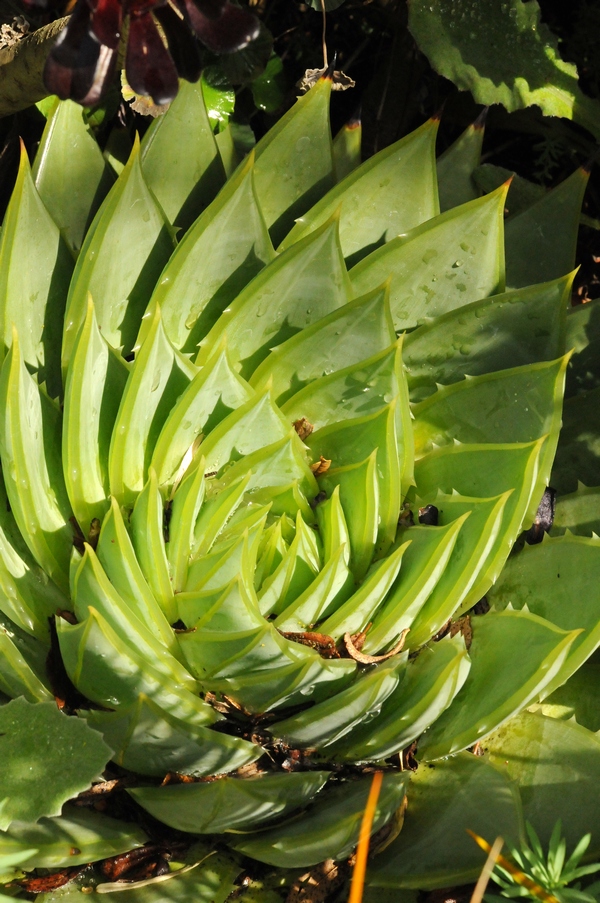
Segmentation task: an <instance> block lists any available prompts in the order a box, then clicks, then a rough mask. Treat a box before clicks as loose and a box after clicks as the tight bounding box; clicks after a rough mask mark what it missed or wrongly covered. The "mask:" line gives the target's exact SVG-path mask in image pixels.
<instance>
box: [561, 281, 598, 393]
mask: <svg viewBox="0 0 600 903" xmlns="http://www.w3.org/2000/svg"><path fill="white" fill-rule="evenodd" d="M565 348H566V350H567V351H569V350H570V349H571V348H572V349H574V354H573V356H572V357H571V360H570V361H569V366H568V368H567V384H566V386H565V398H569V397H570V396H571V395H576V394H577V392H581V391H587V390H589V389H597V388H598V386H600V299H597V300H595V301H591V302H589V303H588V304H578V305H577V307H571V308H570V309H569V311H568V314H567V330H566V340H565Z"/></svg>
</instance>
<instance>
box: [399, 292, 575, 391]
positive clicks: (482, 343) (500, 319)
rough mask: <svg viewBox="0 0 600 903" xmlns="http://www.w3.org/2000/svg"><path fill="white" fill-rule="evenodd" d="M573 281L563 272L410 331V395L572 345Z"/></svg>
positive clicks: (406, 341)
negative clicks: (568, 325)
mask: <svg viewBox="0 0 600 903" xmlns="http://www.w3.org/2000/svg"><path fill="white" fill-rule="evenodd" d="M571 282H572V279H571V276H564V277H562V278H561V279H556V280H555V281H554V282H547V283H544V284H542V285H533V286H531V287H530V288H525V289H520V290H518V291H516V292H506V293H505V294H503V295H494V296H492V297H491V298H483V299H482V300H480V301H473V302H472V303H471V304H467V305H466V306H465V307H459V308H458V309H457V310H451V311H448V313H445V314H442V315H441V316H440V317H437V318H436V319H433V320H431V321H430V322H426V323H425V324H424V325H423V326H420V327H419V328H418V329H415V330H414V331H413V332H409V334H408V335H407V336H406V337H405V339H404V349H403V360H404V365H405V367H406V377H407V380H408V385H409V388H410V393H411V400H414V401H420V400H421V399H422V398H423V397H425V396H427V395H430V394H431V393H432V392H433V391H434V390H435V388H436V386H437V385H438V383H441V384H443V385H448V384H450V383H455V382H458V381H459V380H460V379H462V378H464V377H465V376H466V375H467V374H469V376H479V375H481V374H483V373H495V372H496V371H499V370H504V369H505V368H508V367H520V366H523V365H525V364H536V363H539V362H541V361H551V360H554V359H555V358H557V357H559V355H561V354H563V353H564V352H565V350H569V349H570V348H571V347H573V345H572V344H571V343H569V341H567V342H566V344H565V319H566V317H565V313H566V309H567V306H568V305H569V301H570V295H571ZM584 306H585V307H587V306H588V305H584ZM567 319H568V318H567ZM574 359H575V357H573V358H571V362H570V364H569V367H570V366H571V364H572V362H573V360H574ZM568 372H569V370H568V369H567V373H568Z"/></svg>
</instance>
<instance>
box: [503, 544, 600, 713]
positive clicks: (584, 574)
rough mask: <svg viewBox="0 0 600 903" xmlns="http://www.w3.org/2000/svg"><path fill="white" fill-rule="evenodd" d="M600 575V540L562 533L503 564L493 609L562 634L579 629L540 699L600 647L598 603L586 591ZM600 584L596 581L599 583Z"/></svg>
mask: <svg viewBox="0 0 600 903" xmlns="http://www.w3.org/2000/svg"><path fill="white" fill-rule="evenodd" d="M597 574H598V575H600V540H599V539H598V538H597V537H595V538H593V539H592V538H589V539H588V538H584V537H582V536H572V535H571V534H570V533H567V534H566V535H565V536H560V537H557V538H555V539H552V538H550V537H547V538H545V540H544V542H542V543H540V544H538V545H534V546H525V547H524V548H523V550H522V551H521V552H520V553H519V554H518V555H515V556H513V557H511V558H509V560H508V561H507V563H506V566H505V567H504V570H503V571H502V573H501V574H500V577H499V578H498V581H497V582H496V584H495V585H494V586H493V587H492V589H491V590H490V593H489V601H490V603H491V604H494V605H495V606H496V607H497V608H505V607H506V606H507V605H508V604H509V603H510V604H512V606H513V607H514V608H517V609H521V608H524V607H525V606H527V609H528V610H529V611H531V612H533V613H534V614H536V615H539V616H540V617H542V618H546V619H547V620H548V621H551V622H552V623H553V624H556V626H557V627H560V628H562V629H563V630H575V629H578V628H579V629H580V630H581V633H580V635H579V636H578V637H577V638H576V639H575V641H574V643H573V645H572V646H571V648H570V650H569V655H568V657H567V659H566V661H565V663H564V665H563V667H562V668H561V670H560V672H559V673H558V674H557V675H556V676H555V678H554V679H553V680H552V682H551V683H550V685H549V686H546V687H545V688H544V694H543V695H544V696H546V695H548V694H549V693H551V692H552V691H553V690H554V689H555V688H556V687H557V686H560V685H561V684H562V683H564V682H565V680H567V678H569V677H570V676H571V674H573V673H574V672H575V671H576V670H577V668H579V667H580V666H581V665H582V664H583V662H584V661H585V660H586V659H587V658H589V656H590V655H591V654H592V652H594V650H595V649H596V648H597V647H598V646H599V645H600V604H599V602H598V600H597V599H596V597H595V596H594V595H593V594H590V592H589V587H590V586H593V585H595V581H596V579H597V578H596V575H597ZM598 579H600V577H599V578H598Z"/></svg>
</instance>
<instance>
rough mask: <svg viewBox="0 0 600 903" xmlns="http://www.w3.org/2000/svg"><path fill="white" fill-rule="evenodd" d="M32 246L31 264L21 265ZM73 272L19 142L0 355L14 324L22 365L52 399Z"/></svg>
mask: <svg viewBox="0 0 600 903" xmlns="http://www.w3.org/2000/svg"><path fill="white" fill-rule="evenodd" d="M32 249H33V254H34V257H35V265H33V264H32V265H29V266H28V265H24V261H26V260H28V259H30V256H31V254H32ZM72 272H73V259H72V257H71V255H70V254H69V250H68V248H67V245H66V244H65V242H64V240H63V238H62V237H61V234H60V232H59V229H58V226H57V225H56V224H55V223H54V221H53V220H52V218H51V216H50V214H49V213H48V211H47V210H46V208H45V207H44V204H43V203H42V201H41V199H40V196H39V194H38V192H37V189H36V187H35V185H34V184H33V180H32V178H31V170H30V167H29V160H28V158H27V151H26V150H25V146H24V145H22V146H21V162H20V165H19V173H18V175H17V180H16V183H15V187H14V189H13V193H12V196H11V199H10V202H9V205H8V208H7V211H6V215H5V217H4V223H3V224H2V236H1V238H0V298H1V301H0V355H1V356H2V357H4V356H5V354H6V352H7V351H8V349H9V348H10V346H11V343H12V331H13V328H14V327H16V328H17V330H18V331H19V335H20V338H21V343H22V355H23V357H24V359H25V361H26V363H27V364H28V366H29V368H30V369H31V370H33V371H37V374H38V379H39V381H40V382H44V381H45V382H46V385H47V388H48V392H49V393H50V395H51V396H52V397H53V398H55V397H56V396H57V395H60V394H61V393H62V381H61V376H60V362H59V360H58V357H57V355H58V349H59V346H60V330H61V322H62V318H63V315H64V309H65V295H66V292H67V290H68V286H69V280H70V279H71V273H72Z"/></svg>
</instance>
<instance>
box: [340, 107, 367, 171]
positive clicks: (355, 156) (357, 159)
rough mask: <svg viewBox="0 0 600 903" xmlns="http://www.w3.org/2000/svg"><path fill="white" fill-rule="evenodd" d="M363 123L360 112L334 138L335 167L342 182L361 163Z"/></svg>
mask: <svg viewBox="0 0 600 903" xmlns="http://www.w3.org/2000/svg"><path fill="white" fill-rule="evenodd" d="M361 144H362V123H361V120H360V114H357V115H355V116H353V117H352V119H350V120H349V121H348V122H347V123H346V124H345V125H343V126H342V127H341V129H340V130H339V132H338V133H337V135H336V136H335V138H334V139H333V169H334V172H335V180H336V182H341V181H342V180H343V179H345V178H346V176H348V175H350V173H351V172H353V170H355V169H356V168H357V167H358V166H360V164H361Z"/></svg>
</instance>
